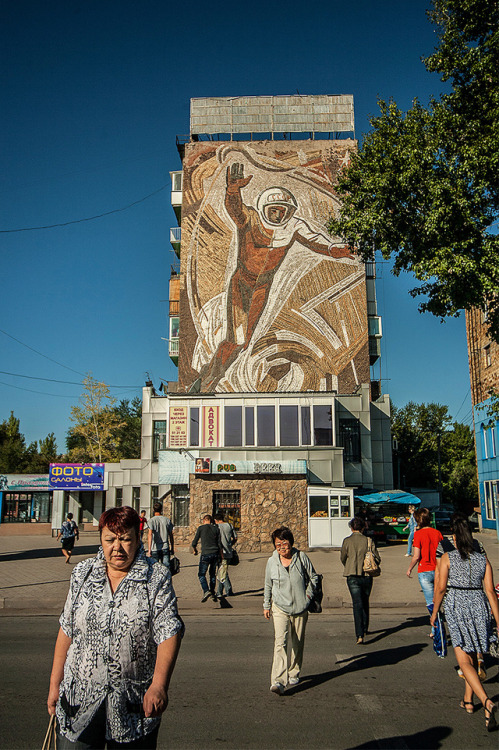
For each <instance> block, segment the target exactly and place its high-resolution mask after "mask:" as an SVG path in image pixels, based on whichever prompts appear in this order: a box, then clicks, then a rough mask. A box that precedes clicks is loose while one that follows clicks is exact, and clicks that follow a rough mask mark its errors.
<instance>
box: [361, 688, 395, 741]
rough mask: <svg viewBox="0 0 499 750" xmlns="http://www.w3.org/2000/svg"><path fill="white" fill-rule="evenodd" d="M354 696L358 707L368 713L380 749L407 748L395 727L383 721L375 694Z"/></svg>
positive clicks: (383, 716) (380, 707)
mask: <svg viewBox="0 0 499 750" xmlns="http://www.w3.org/2000/svg"><path fill="white" fill-rule="evenodd" d="M354 697H355V700H356V701H357V703H358V704H359V707H360V708H361V709H362V710H363V711H366V712H367V713H368V714H370V722H369V724H370V727H371V731H372V733H373V736H374V739H375V740H376V741H377V742H378V743H379V747H380V748H382V750H408V746H407V744H406V742H405V740H404V738H403V737H399V736H397V731H398V730H397V728H393V727H392V726H391V725H390V724H388V723H386V722H385V721H384V719H385V714H383V705H382V703H381V701H380V699H379V698H378V697H377V696H376V695H367V694H363V693H358V694H357V695H355V696H354ZM381 742H382V744H380V743H381Z"/></svg>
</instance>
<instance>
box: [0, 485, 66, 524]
mask: <svg viewBox="0 0 499 750" xmlns="http://www.w3.org/2000/svg"><path fill="white" fill-rule="evenodd" d="M52 500H53V492H52V490H51V488H50V486H49V481H48V474H2V475H1V476H0V505H1V507H0V522H1V523H2V524H4V523H6V524H7V523H8V524H26V523H33V524H48V523H50V521H51V520H52Z"/></svg>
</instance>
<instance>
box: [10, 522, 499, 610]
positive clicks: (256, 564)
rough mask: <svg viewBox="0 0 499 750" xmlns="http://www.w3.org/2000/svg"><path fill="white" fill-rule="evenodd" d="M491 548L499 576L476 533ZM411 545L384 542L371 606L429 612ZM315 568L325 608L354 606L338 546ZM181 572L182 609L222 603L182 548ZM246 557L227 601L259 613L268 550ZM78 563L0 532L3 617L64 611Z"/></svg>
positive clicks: (491, 537)
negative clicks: (205, 587)
mask: <svg viewBox="0 0 499 750" xmlns="http://www.w3.org/2000/svg"><path fill="white" fill-rule="evenodd" d="M475 536H476V538H477V539H479V540H480V541H481V542H482V544H483V545H484V547H485V549H486V550H487V554H488V557H489V560H490V562H491V564H492V567H493V570H494V579H495V581H496V582H497V579H498V567H499V542H498V540H497V537H496V535H495V533H486V532H485V533H481V534H475ZM98 545H99V535H98V533H96V532H93V531H91V532H83V533H82V534H80V540H79V542H78V543H77V544H76V546H75V551H74V554H73V558H72V560H73V561H74V563H77V562H80V560H83V559H85V558H86V557H91V556H93V555H95V553H96V552H97V549H98ZM405 551H406V544H405V543H404V544H402V543H400V544H392V545H389V546H388V547H380V555H381V569H382V574H381V576H380V577H379V578H376V579H375V581H374V586H373V592H372V595H371V607H374V608H376V607H390V608H394V609H395V608H397V609H406V608H415V609H419V610H421V611H424V599H423V594H422V593H421V590H420V588H419V583H418V580H417V575H416V574H415V573H414V572H413V575H412V578H411V579H409V578H407V576H406V575H405V574H406V571H407V568H408V563H409V558H407V557H404V554H405ZM309 556H310V558H311V560H312V562H313V564H314V567H315V569H316V570H317V571H318V572H319V573H322V574H323V576H324V582H323V585H324V601H323V607H324V609H326V610H329V611H331V612H340V611H341V610H342V609H351V606H352V604H351V599H350V594H349V592H348V589H347V587H346V582H345V579H344V578H343V566H342V565H341V563H340V554H339V551H338V550H315V551H313V552H310V553H309ZM177 557H178V558H179V560H180V564H181V568H180V573H179V574H178V575H177V576H175V577H174V579H173V583H174V586H175V591H176V593H177V597H178V604H179V610H180V612H181V613H183V612H185V613H190V614H196V613H198V614H200V613H203V614H206V612H207V611H209V610H216V611H219V610H220V607H219V605H218V604H215V603H214V602H212V601H211V600H209V601H208V602H206V603H204V604H202V603H201V587H200V585H199V581H198V578H197V568H198V560H199V557H195V556H194V555H192V554H191V553H190V552H189V551H186V550H179V551H177ZM240 557H241V562H240V564H239V565H238V566H237V567H235V568H230V578H231V581H232V585H233V588H234V591H235V592H236V596H234V597H231V598H229V599H228V600H227V601H228V603H229V606H230V608H228V609H226V610H225V614H241V613H244V614H245V615H247V614H255V615H260V614H261V611H262V601H263V580H264V575H265V565H266V563H267V559H268V557H269V555H268V553H253V554H252V553H245V554H241V555H240ZM73 567H74V565H73V564H71V565H66V564H65V561H64V557H63V555H62V553H61V545H60V543H59V542H56V540H55V539H53V538H52V537H49V536H46V537H45V536H43V537H33V536H11V537H9V536H3V537H0V616H2V615H3V616H6V615H14V614H23V615H32V614H41V615H43V614H59V613H60V611H61V609H62V607H63V604H64V601H65V598H66V594H67V591H68V584H69V578H70V575H71V571H72V569H73Z"/></svg>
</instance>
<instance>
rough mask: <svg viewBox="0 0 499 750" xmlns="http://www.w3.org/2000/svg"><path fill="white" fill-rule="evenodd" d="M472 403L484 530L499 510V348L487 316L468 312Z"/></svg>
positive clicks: (490, 526) (494, 520) (467, 330)
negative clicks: (495, 411)
mask: <svg viewBox="0 0 499 750" xmlns="http://www.w3.org/2000/svg"><path fill="white" fill-rule="evenodd" d="M466 332H467V338H468V361H469V367H470V381H471V403H472V406H473V423H474V429H475V448H476V458H477V469H478V486H479V492H480V511H481V516H482V525H483V528H485V529H495V528H496V525H497V518H498V512H499V511H498V508H499V435H498V430H499V419H498V418H497V417H490V416H488V414H487V412H488V407H489V406H490V403H491V398H490V395H491V392H495V393H499V345H498V344H497V343H496V342H495V341H493V340H492V339H491V338H490V337H489V335H488V321H487V313H486V312H482V311H481V310H478V309H473V310H471V311H468V312H466Z"/></svg>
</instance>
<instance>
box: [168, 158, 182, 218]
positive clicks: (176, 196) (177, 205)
mask: <svg viewBox="0 0 499 750" xmlns="http://www.w3.org/2000/svg"><path fill="white" fill-rule="evenodd" d="M170 177H171V178H172V192H171V202H172V207H173V210H174V211H175V216H176V217H177V221H178V223H179V225H180V220H181V216H182V172H181V171H179V172H170Z"/></svg>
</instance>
